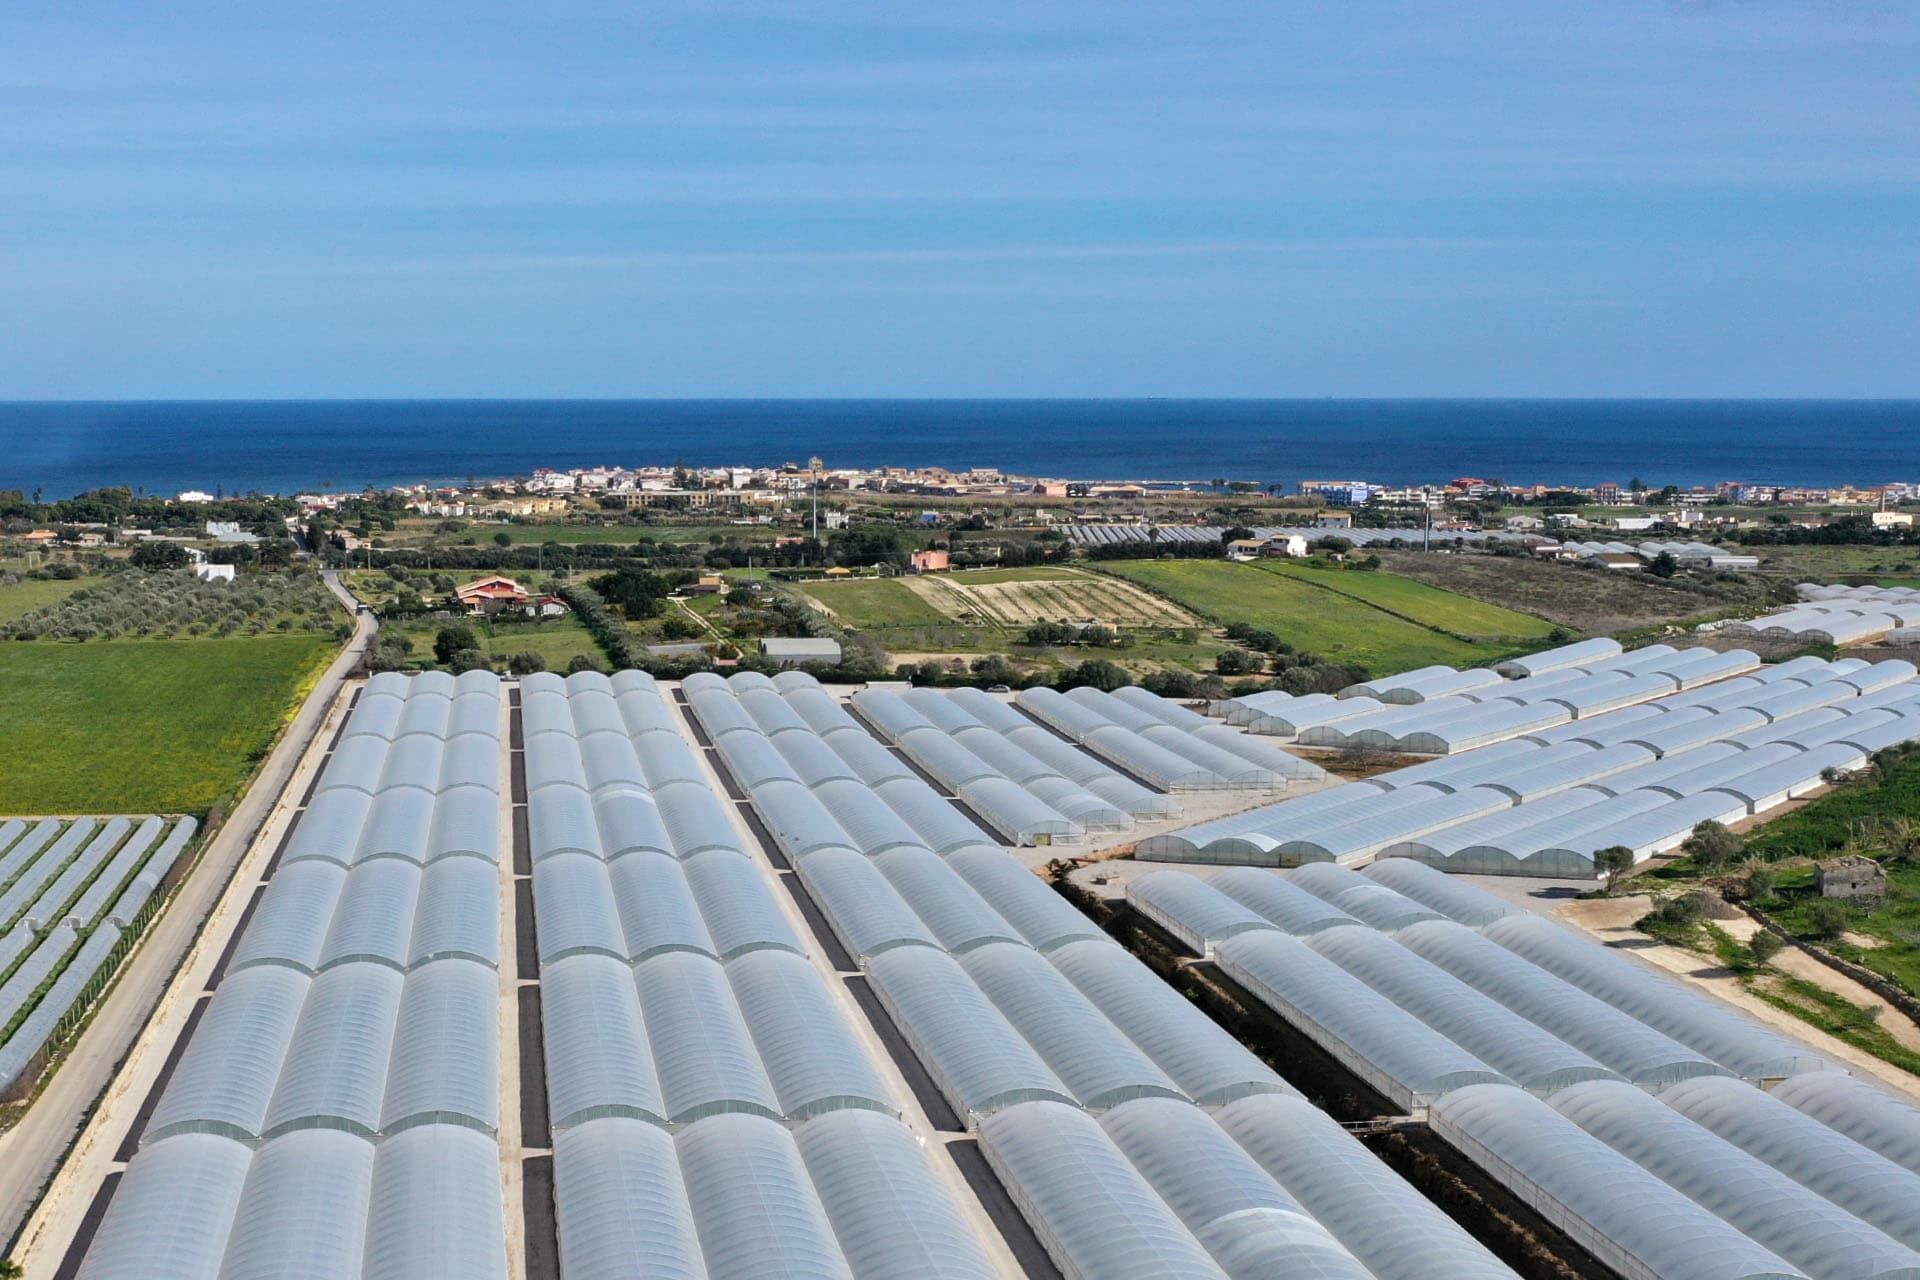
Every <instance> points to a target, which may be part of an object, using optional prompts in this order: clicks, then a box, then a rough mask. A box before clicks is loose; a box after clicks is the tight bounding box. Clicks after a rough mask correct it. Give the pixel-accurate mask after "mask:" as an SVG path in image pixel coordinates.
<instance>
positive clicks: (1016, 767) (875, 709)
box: [842, 689, 1144, 845]
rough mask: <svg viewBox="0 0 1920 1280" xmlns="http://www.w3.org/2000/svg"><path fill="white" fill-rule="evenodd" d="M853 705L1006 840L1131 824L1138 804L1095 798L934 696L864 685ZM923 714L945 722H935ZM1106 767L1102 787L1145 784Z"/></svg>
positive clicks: (1054, 840) (1047, 840) (1049, 839)
mask: <svg viewBox="0 0 1920 1280" xmlns="http://www.w3.org/2000/svg"><path fill="white" fill-rule="evenodd" d="M920 692H922V693H930V692H931V691H930V690H922V691H920ZM923 705H924V706H925V708H926V710H925V712H923V711H922V710H921V707H922V706H923ZM996 705H998V704H996ZM853 707H854V709H855V710H856V711H857V712H858V713H859V714H860V716H861V717H862V718H863V719H864V720H865V721H866V722H867V723H868V724H869V725H872V726H873V727H874V729H875V730H876V731H877V732H878V733H879V735H880V736H881V737H882V738H884V739H885V740H886V741H888V742H890V743H892V744H893V745H894V746H896V747H898V748H899V749H900V752H901V754H903V755H905V756H906V757H907V758H908V759H909V760H912V761H913V762H914V763H915V764H916V765H918V766H920V768H921V769H922V770H923V771H924V772H925V773H926V774H927V776H928V777H930V778H932V779H933V780H934V781H935V782H937V783H939V784H940V786H942V787H943V788H945V789H946V790H947V791H948V792H949V793H950V794H952V795H954V796H955V797H957V798H958V799H959V800H960V801H961V802H962V803H964V804H965V805H966V806H967V808H968V809H969V810H970V811H971V812H972V813H974V814H975V815H976V816H977V817H978V818H979V819H980V820H981V821H982V822H984V823H986V824H987V826H988V827H989V828H991V829H992V830H993V831H994V832H995V833H996V834H998V835H999V837H1000V838H1001V839H1002V840H1004V841H1005V842H1006V843H1008V844H1013V845H1040V844H1061V843H1068V842H1072V843H1078V842H1079V841H1082V840H1084V839H1085V838H1086V835H1087V832H1088V831H1089V830H1096V831H1122V830H1125V829H1126V828H1128V827H1131V826H1132V825H1133V813H1132V812H1131V810H1132V809H1134V808H1137V807H1139V806H1138V805H1137V803H1136V804H1129V805H1128V806H1127V808H1121V807H1120V806H1118V805H1116V804H1114V803H1112V802H1110V801H1108V800H1105V799H1102V798H1101V796H1099V795H1098V794H1096V793H1094V792H1092V791H1089V790H1087V789H1086V788H1084V787H1082V786H1080V785H1079V784H1078V783H1076V782H1074V781H1073V780H1072V779H1070V778H1068V777H1066V776H1064V775H1063V774H1061V773H1060V771H1059V770H1057V769H1054V768H1052V767H1050V766H1048V765H1047V764H1046V763H1045V762H1043V761H1041V760H1040V759H1038V758H1037V757H1035V756H1034V755H1033V754H1032V753H1030V752H1028V751H1026V750H1024V749H1022V748H1021V747H1020V746H1018V745H1017V744H1015V743H1012V742H1009V741H1008V740H1007V739H1005V738H1003V737H1001V736H1000V735H999V734H997V733H995V732H993V731H992V730H991V729H988V728H987V727H986V726H984V725H982V724H981V723H980V722H979V721H978V720H976V719H974V718H973V717H972V716H971V715H969V714H967V712H966V711H965V710H964V709H963V708H960V707H958V706H955V705H954V704H953V703H951V702H949V701H948V700H946V699H944V698H939V697H938V696H937V695H935V697H933V698H930V699H925V700H924V701H922V702H916V703H909V702H907V701H905V700H904V699H902V698H900V697H899V696H897V695H895V694H892V693H888V692H887V691H885V690H882V689H866V690H862V691H861V692H859V693H856V694H855V695H854V696H853ZM1016 714H1017V713H1016ZM930 715H934V716H940V717H941V719H942V720H943V721H944V722H945V726H952V727H950V728H949V727H945V726H943V725H936V723H935V722H934V721H933V720H932V719H931V718H929V716H930ZM842 732H845V730H842ZM1036 732H1038V730H1036ZM1089 763H1090V764H1092V763H1094V762H1093V761H1091V760H1090V761H1089ZM1107 772H1108V774H1109V776H1110V777H1111V779H1112V781H1111V783H1109V787H1112V786H1116V785H1117V786H1121V787H1130V788H1134V789H1135V790H1140V791H1144V788H1140V787H1139V785H1138V784H1137V783H1134V782H1132V781H1131V780H1129V779H1126V778H1122V777H1120V776H1119V775H1118V774H1114V773H1112V772H1111V771H1110V770H1108V771H1107Z"/></svg>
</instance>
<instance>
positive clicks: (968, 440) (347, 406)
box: [0, 399, 1920, 498]
mask: <svg viewBox="0 0 1920 1280" xmlns="http://www.w3.org/2000/svg"><path fill="white" fill-rule="evenodd" d="M0 437H4V438H5V439H6V440H7V445H8V447H7V449H6V450H5V451H4V452H0V489H13V488H18V489H21V490H23V491H25V492H27V493H29V494H31V493H32V492H33V491H34V490H35V489H39V490H41V491H42V492H43V494H44V495H45V496H47V497H50V498H52V497H68V496H71V495H73V494H74V493H78V492H82V491H84V490H87V489H92V488H99V487H104V486H107V485H113V484H125V483H127V482H128V481H129V479H130V478H135V477H137V478H138V479H137V480H136V481H135V483H137V484H139V485H143V486H144V487H145V489H146V490H147V491H148V492H150V493H156V494H172V493H175V492H179V491H182V490H188V489H205V490H209V491H211V490H213V489H215V488H220V489H223V490H225V491H227V492H237V493H246V492H250V491H255V490H258V491H260V492H263V493H284V494H290V493H297V492H302V491H314V490H321V489H331V490H334V491H342V490H359V489H363V488H367V487H376V488H385V487H390V486H393V485H399V484H423V483H424V484H464V483H466V482H467V481H468V480H469V478H473V479H482V478H488V477H494V478H498V477H507V476H516V475H527V474H530V473H531V472H532V471H533V470H534V469H535V468H536V467H542V466H545V467H553V468H557V469H558V468H568V467H579V466H593V465H612V464H618V465H625V466H635V465H641V464H644V463H649V462H658V463H660V464H662V465H670V464H671V463H673V462H676V461H678V462H685V463H686V464H688V465H690V466H718V465H740V464H741V462H742V460H743V459H751V460H753V461H754V462H756V463H764V464H766V465H778V464H779V463H782V462H796V463H804V462H805V461H806V459H807V458H808V457H809V456H819V457H821V458H823V459H824V460H825V462H826V464H827V466H828V467H875V466H881V465H892V466H944V467H948V468H950V469H954V470H964V469H967V468H969V467H976V466H978V467H995V468H998V469H1000V470H1002V471H1005V472H1008V473H1014V474H1021V475H1033V476H1048V477H1063V478H1065V477H1071V478H1073V479H1076V480H1087V481H1099V482H1103V483H1123V482H1134V483H1153V484H1167V483H1170V482H1173V481H1177V480H1188V479H1203V480H1210V479H1216V478H1221V479H1228V480H1237V481H1244V482H1248V483H1252V484H1256V485H1260V486H1263V487H1264V486H1266V485H1270V484H1281V485H1284V486H1286V487H1287V488H1288V489H1291V488H1292V487H1294V486H1296V485H1297V484H1298V482H1299V481H1300V480H1302V479H1306V478H1315V477H1330V478H1342V479H1365V480H1370V481H1373V482H1376V483H1381V484H1388V485H1399V484H1408V483H1415V484H1417V483H1444V482H1445V481H1446V480H1449V479H1451V478H1453V477H1455V476H1463V475H1472V476H1480V477H1487V478H1500V479H1504V480H1506V481H1508V482H1509V483H1515V484H1522V483H1525V484H1530V483H1534V482H1540V483H1550V484H1566V485H1579V486H1591V485H1593V484H1597V483H1601V482H1604V481H1611V482H1614V483H1618V484H1621V485H1623V486H1624V485H1625V483H1626V482H1627V481H1628V480H1629V479H1630V478H1632V477H1633V476H1634V475H1636V474H1638V475H1640V476H1641V477H1642V478H1643V479H1644V480H1645V481H1646V482H1647V483H1648V484H1649V485H1650V486H1653V487H1655V488H1658V487H1660V486H1661V485H1665V484H1675V485H1680V486H1682V487H1686V486H1691V485H1696V484H1698V485H1708V486H1711V485H1713V484H1716V483H1719V482H1722V481H1756V482H1771V483H1782V484H1796V485H1806V486H1817V487H1828V486H1834V485H1841V484H1860V485H1868V484H1881V483H1888V482H1904V481H1907V480H1910V479H1916V478H1920V400H1644V399H1641V400H1626V399H1621V400H1598V399H1578V400H1576V399H1566V400H1542V399H1526V400H1493V399H1486V400H1451V399H1448V400H1441V399H1435V400H1303V399H1290V400H1269V399H1263V400H1247V399H1207V400H1198V399H1193V400H1188V399H1152V400H1141V399H1116V400H1084V399H1048V400H934V399H927V400H774V399H754V400H327V401H313V400H305V401H251V400H249V401H242V400H217V401H58V402H56V401H10V402H0Z"/></svg>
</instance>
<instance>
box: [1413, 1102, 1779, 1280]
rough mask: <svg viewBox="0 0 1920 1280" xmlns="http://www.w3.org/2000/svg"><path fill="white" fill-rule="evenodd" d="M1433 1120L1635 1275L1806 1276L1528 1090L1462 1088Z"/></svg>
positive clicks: (1747, 1279) (1750, 1279) (1519, 1192)
mask: <svg viewBox="0 0 1920 1280" xmlns="http://www.w3.org/2000/svg"><path fill="white" fill-rule="evenodd" d="M1429 1118H1430V1122H1431V1124H1432V1126H1433V1131H1434V1132H1435V1133H1436V1134H1438V1135H1439V1136H1440V1137H1441V1138H1442V1139H1444V1140H1445V1141H1446V1142H1448V1143H1449V1144H1451V1145H1452V1146H1454V1147H1455V1148H1457V1149H1458V1150H1460V1151H1461V1152H1462V1153H1464V1154H1465V1155H1466V1156H1467V1157H1468V1158H1469V1159H1471V1160H1472V1161H1473V1162H1474V1163H1475V1164H1477V1165H1479V1166H1480V1167H1481V1168H1483V1169H1485V1170H1486V1171H1487V1172H1488V1173H1489V1174H1491V1175H1492V1176H1493V1177H1494V1178H1495V1179H1496V1180H1497V1181H1499V1182H1500V1183H1501V1184H1502V1185H1504V1186H1505V1187H1506V1188H1507V1189H1508V1190H1509V1191H1511V1192H1513V1193H1514V1194H1515V1195H1516V1196H1518V1197H1519V1198H1520V1199H1521V1200H1522V1201H1523V1202H1524V1203H1526V1204H1527V1205H1529V1206H1530V1207H1531V1208H1533V1209H1534V1210H1535V1211H1536V1212H1538V1213H1540V1214H1541V1215H1542V1216H1543V1217H1545V1218H1546V1219H1547V1220H1548V1221H1549V1222H1551V1223H1553V1224H1554V1225H1555V1226H1557V1227H1559V1228H1560V1229H1561V1230H1563V1231H1565V1232H1566V1233H1567V1234H1568V1235H1570V1236H1571V1237H1572V1238H1573V1239H1574V1240H1575V1241H1576V1242H1577V1243H1578V1244H1579V1245H1580V1246H1581V1247H1582V1248H1584V1249H1586V1250H1587V1251H1588V1252H1589V1253H1591V1254H1593V1256H1594V1257H1596V1258H1598V1259H1599V1260H1600V1261H1601V1262H1602V1263H1604V1264H1605V1265H1606V1266H1608V1267H1610V1268H1612V1269H1613V1270H1614V1271H1615V1272H1616V1273H1618V1274H1619V1275H1621V1276H1623V1277H1627V1280H1806V1274H1805V1273H1804V1272H1802V1271H1800V1270H1799V1269H1797V1268H1796V1267H1794V1266H1793V1265H1791V1264H1790V1263H1788V1262H1786V1261H1785V1260H1783V1259H1782V1258H1780V1257H1779V1256H1778V1255H1777V1254H1775V1253H1773V1252H1772V1251H1771V1250H1769V1249H1767V1248H1765V1247H1764V1246H1762V1245H1761V1244H1759V1243H1758V1242H1756V1241H1754V1240H1753V1239H1751V1238H1749V1237H1748V1236H1746V1235H1744V1234H1742V1233H1741V1232H1740V1231H1738V1230H1737V1229H1735V1228H1734V1227H1733V1226H1732V1225H1731V1224H1729V1223H1728V1222H1726V1221H1724V1220H1723V1219H1721V1218H1719V1217H1717V1216H1716V1215H1714V1214H1713V1213H1711V1212H1709V1211H1708V1210H1707V1209H1706V1208H1704V1207H1702V1206H1701V1205H1699V1204H1697V1203H1696V1202H1694V1201H1693V1200H1690V1199H1688V1198H1687V1197H1686V1196H1684V1195H1679V1194H1676V1193H1675V1191H1674V1189H1673V1188H1672V1187H1671V1186H1669V1185H1668V1184H1667V1183H1666V1182H1663V1181H1662V1180H1661V1179H1659V1178H1657V1177H1655V1176H1654V1175H1653V1174H1651V1173H1649V1172H1647V1171H1646V1170H1645V1169H1642V1168H1641V1167H1640V1166H1639V1165H1637V1164H1635V1163H1634V1162H1633V1161H1631V1160H1629V1159H1627V1157H1625V1156H1623V1155H1621V1154H1620V1153H1619V1152H1617V1151H1614V1150H1613V1149H1612V1148H1610V1147H1608V1146H1607V1145H1606V1144H1605V1143H1603V1142H1601V1141H1600V1140H1599V1139H1597V1138H1595V1137H1593V1136H1592V1135H1591V1134H1589V1133H1587V1132H1585V1131H1584V1130H1582V1129H1581V1128H1580V1127H1579V1126H1578V1125H1576V1124H1574V1123H1573V1122H1572V1121H1570V1120H1568V1119H1567V1118H1566V1117H1564V1116H1562V1115H1561V1114H1559V1113H1558V1112H1557V1111H1555V1110H1554V1109H1553V1108H1552V1107H1551V1106H1549V1105H1547V1104H1546V1103H1545V1102H1542V1101H1541V1100H1540V1099H1538V1098H1536V1097H1534V1096H1533V1095H1532V1094H1529V1093H1527V1092H1525V1091H1523V1090H1520V1089H1516V1088H1513V1087H1512V1086H1510V1085H1481V1086H1478V1087H1473V1088H1467V1089H1461V1090H1459V1091H1457V1092H1455V1093H1453V1094H1451V1095H1450V1096H1448V1097H1446V1098H1443V1099H1441V1100H1440V1101H1438V1102H1437V1103H1435V1104H1434V1106H1433V1108H1432V1110H1431V1111H1430V1112H1429Z"/></svg>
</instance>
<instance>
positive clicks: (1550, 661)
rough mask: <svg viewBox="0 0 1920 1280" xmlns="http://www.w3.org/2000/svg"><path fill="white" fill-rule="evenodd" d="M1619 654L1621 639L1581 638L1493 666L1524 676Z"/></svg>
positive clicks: (1507, 673)
mask: <svg viewBox="0 0 1920 1280" xmlns="http://www.w3.org/2000/svg"><path fill="white" fill-rule="evenodd" d="M1619 653H1620V642H1619V641H1618V640H1608V639H1604V638H1603V639H1599V640H1581V641H1579V642H1577V643H1575V644H1567V645H1561V646H1560V647H1559V648H1557V649H1546V650H1543V651H1541V652H1539V653H1530V654H1528V655H1526V656H1525V657H1523V658H1510V659H1508V660H1507V661H1505V662H1502V663H1500V664H1498V665H1497V666H1495V667H1494V670H1495V671H1497V672H1499V673H1500V674H1501V675H1503V676H1508V677H1513V678H1524V677H1527V676H1538V675H1541V674H1542V673H1544V672H1548V671H1561V670H1565V669H1566V668H1569V667H1578V666H1581V665H1584V664H1586V663H1591V662H1596V661H1599V660H1601V659H1604V658H1611V657H1614V656H1616V655H1618V654H1619Z"/></svg>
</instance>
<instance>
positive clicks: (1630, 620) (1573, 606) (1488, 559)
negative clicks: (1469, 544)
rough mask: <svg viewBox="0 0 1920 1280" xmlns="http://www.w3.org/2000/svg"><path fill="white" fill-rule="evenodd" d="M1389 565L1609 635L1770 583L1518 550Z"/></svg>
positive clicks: (1695, 612) (1391, 559)
mask: <svg viewBox="0 0 1920 1280" xmlns="http://www.w3.org/2000/svg"><path fill="white" fill-rule="evenodd" d="M1382 559H1384V560H1385V561H1386V565H1387V568H1389V569H1391V570H1392V571H1393V572H1394V573H1396V574H1400V575H1402V576H1404V577H1408V578H1412V579H1415V580H1417V581H1419V582H1423V583H1426V584H1428V585H1429V586H1435V587H1441V588H1443V589H1446V590H1448V591H1452V592H1455V593H1457V594H1460V595H1464V596H1470V597H1472V598H1474V599H1476V600H1482V601H1485V602H1487V603H1489V604H1494V605H1499V606H1501V607H1503V608H1506V609H1513V610H1519V611H1522V612H1525V613H1531V614H1537V615H1539V616H1540V617H1543V618H1546V619H1547V620H1548V621H1550V622H1557V623H1559V624H1560V625H1562V626H1565V627H1568V628H1571V629H1572V630H1575V631H1583V632H1588V633H1593V634H1600V635H1610V634H1612V633H1614V632H1619V631H1631V630H1633V629H1634V628H1636V627H1644V626H1649V625H1652V624H1656V623H1662V622H1672V621H1676V620H1679V619H1682V618H1707V617H1714V616H1717V615H1720V614H1724V613H1730V612H1734V611H1736V610H1742V609H1747V608H1751V607H1756V606H1758V605H1760V604H1761V603H1762V602H1763V601H1764V600H1765V597H1766V588H1765V585H1764V584H1762V583H1760V582H1759V581H1758V580H1756V579H1754V578H1752V577H1751V576H1743V577H1742V578H1741V579H1740V580H1739V581H1737V582H1724V583H1723V582H1718V581H1714V582H1701V581H1699V580H1698V579H1696V578H1693V577H1690V576H1688V575H1684V574H1683V575H1681V576H1680V577H1676V578H1672V579H1667V580H1662V579H1660V578H1655V577H1652V576H1651V575H1648V574H1645V573H1639V572H1626V571H1611V570H1601V569H1590V568H1584V567H1580V566H1576V565H1570V564H1554V563H1550V562H1547V561H1538V560H1529V559H1523V558H1521V557H1518V556H1488V555H1445V554H1435V553H1429V552H1421V551H1390V552H1383V553H1382Z"/></svg>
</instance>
